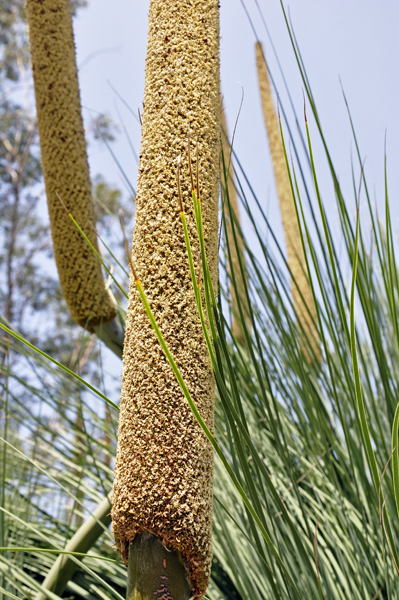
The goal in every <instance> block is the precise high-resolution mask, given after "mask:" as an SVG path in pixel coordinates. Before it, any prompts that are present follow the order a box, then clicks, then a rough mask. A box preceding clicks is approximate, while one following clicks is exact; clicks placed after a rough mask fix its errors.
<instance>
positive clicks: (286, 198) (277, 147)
mask: <svg viewBox="0 0 399 600" xmlns="http://www.w3.org/2000/svg"><path fill="white" fill-rule="evenodd" d="M256 64H257V70H258V80H259V89H260V97H261V102H262V108H263V117H264V120H265V126H266V133H267V137H268V140H269V147H270V153H271V155H272V161H273V169H274V176H275V179H276V186H277V194H278V198H279V202H280V210H281V218H282V221H283V227H284V233H285V242H286V245H287V255H288V266H289V268H290V270H291V273H292V296H293V300H294V308H295V312H296V314H297V316H298V319H299V320H300V323H301V326H302V328H303V331H304V335H305V336H306V337H307V338H308V343H309V344H310V345H311V347H312V349H313V352H314V355H315V356H316V358H317V361H318V362H320V360H321V353H320V344H319V336H318V332H317V329H316V327H315V325H314V321H315V320H316V309H315V305H314V302H313V295H312V290H311V287H310V285H309V281H308V277H307V270H306V263H305V259H304V255H303V249H302V242H301V235H300V232H299V227H298V220H297V216H296V211H295V205H294V200H293V197H292V191H291V185H290V181H289V177H288V173H287V165H286V161H285V156H284V149H283V145H282V142H281V134H280V129H279V126H278V119H277V115H276V110H275V108H274V104H273V98H272V94H271V91H270V83H269V77H268V72H267V66H266V62H265V58H264V54H263V48H262V44H261V43H260V42H257V43H256ZM298 288H299V289H298ZM300 345H301V347H302V349H303V352H304V354H305V356H306V358H307V360H308V361H309V362H311V361H312V358H311V355H310V353H309V351H308V348H307V343H306V341H305V340H304V339H303V334H301V333H300Z"/></svg>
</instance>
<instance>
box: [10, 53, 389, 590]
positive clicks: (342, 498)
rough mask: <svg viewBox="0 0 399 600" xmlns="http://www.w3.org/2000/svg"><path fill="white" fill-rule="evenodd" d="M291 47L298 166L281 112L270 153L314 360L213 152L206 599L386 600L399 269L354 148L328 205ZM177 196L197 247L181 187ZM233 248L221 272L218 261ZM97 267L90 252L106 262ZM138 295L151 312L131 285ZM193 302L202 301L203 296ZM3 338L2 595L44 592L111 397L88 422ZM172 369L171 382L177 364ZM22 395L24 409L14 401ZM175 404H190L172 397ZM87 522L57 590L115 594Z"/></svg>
mask: <svg viewBox="0 0 399 600" xmlns="http://www.w3.org/2000/svg"><path fill="white" fill-rule="evenodd" d="M293 48H294V52H295V53H296V56H297V59H298V68H299V69H300V72H301V75H302V77H303V83H304V87H305V90H306V95H307V101H306V104H307V110H308V112H309V113H310V112H311V113H312V115H313V117H314V122H315V125H316V131H312V132H310V131H309V128H308V125H307V123H306V122H305V121H303V125H302V132H303V137H304V141H305V143H306V147H307V159H308V163H306V161H305V163H303V164H301V163H300V162H299V161H298V160H297V159H296V156H297V154H296V146H295V140H294V139H292V138H291V137H290V133H289V130H288V126H286V125H284V120H283V123H282V125H281V132H282V135H283V138H284V140H285V147H287V146H288V144H287V139H288V137H289V138H290V144H291V147H292V148H293V156H294V160H293V161H291V156H287V154H286V158H287V166H288V168H289V171H290V180H291V186H292V192H293V196H294V198H295V204H296V212H297V218H298V223H299V226H300V231H301V237H302V243H303V247H304V250H305V255H306V268H307V271H308V274H309V278H310V283H311V287H312V292H313V295H314V300H315V306H316V317H317V322H316V323H315V325H316V327H317V330H318V332H319V334H320V343H321V351H322V355H323V361H322V362H321V363H319V362H318V361H315V362H314V365H312V362H311V361H310V362H309V360H307V358H306V355H305V350H306V344H307V352H308V353H309V355H310V354H311V352H312V340H306V332H305V331H304V330H301V325H300V320H298V319H297V317H296V315H295V314H294V308H293V305H292V299H291V297H292V296H291V275H290V273H289V270H288V269H287V264H286V261H285V257H284V250H283V249H282V248H280V246H279V244H278V241H277V240H276V239H275V238H274V236H273V231H272V230H271V228H270V226H269V222H268V219H267V217H266V215H265V212H264V209H263V204H262V198H258V197H257V196H256V194H255V193H254V192H253V190H252V188H251V185H250V182H249V181H248V180H247V177H246V174H245V170H244V167H243V166H242V164H241V162H240V160H239V157H237V156H235V154H234V152H233V153H232V156H230V155H229V156H226V155H224V156H223V168H222V194H221V201H222V202H223V203H225V206H226V207H227V211H230V222H231V227H232V234H233V235H228V236H223V229H222V239H223V243H221V251H220V290H219V294H218V295H216V293H215V290H212V285H211V282H210V278H209V274H208V271H207V263H206V256H205V253H202V260H203V263H202V267H203V273H204V283H205V294H206V296H207V304H206V306H207V311H208V315H207V317H206V316H205V315H202V316H201V318H202V322H203V327H204V335H205V336H206V339H207V342H208V348H209V352H210V353H211V359H212V364H213V368H214V372H215V378H216V382H217V399H216V430H215V436H214V437H212V435H211V434H210V433H209V432H207V431H206V428H205V426H204V424H203V423H202V422H201V420H200V419H199V421H200V424H201V426H202V427H203V428H204V430H205V431H206V433H207V435H208V436H209V438H210V439H211V441H212V443H213V445H214V448H215V450H216V455H217V456H216V466H215V468H216V471H215V485H214V532H213V546H214V568H213V574H212V579H211V584H210V586H209V588H208V591H207V597H209V598H210V599H212V600H221V599H238V598H242V599H248V600H253V599H255V598H265V599H270V600H272V599H273V600H275V599H293V598H296V599H298V600H300V599H302V598H307V599H310V598H312V599H313V598H314V599H318V600H321V599H331V600H332V599H334V600H335V599H342V600H344V599H347V598H353V599H359V600H361V599H362V600H363V599H364V598H370V599H373V598H375V599H376V598H387V599H388V598H396V597H398V594H399V577H398V565H399V556H398V549H397V540H398V536H399V526H398V522H399V520H398V507H399V471H398V463H399V458H398V447H397V446H398V444H397V442H398V421H399V418H398V411H397V397H398V395H397V391H398V386H399V373H398V369H397V364H398V358H399V330H398V318H397V317H398V314H397V312H398V303H397V298H398V293H399V276H398V269H397V265H396V259H395V250H394V243H393V232H392V225H391V220H390V212H389V198H388V190H387V189H386V202H385V222H384V223H382V222H381V220H380V219H379V217H378V215H377V214H376V213H375V212H374V211H373V209H372V206H371V201H370V197H369V190H368V186H367V180H366V176H365V174H364V172H363V168H362V164H361V159H360V156H361V155H360V150H359V149H358V146H357V143H356V149H357V152H358V159H359V160H358V166H357V167H353V179H354V188H353V189H354V191H353V198H351V199H349V198H344V195H343V192H342V191H341V189H340V186H339V183H338V175H337V174H336V172H335V170H334V165H333V162H332V159H331V157H330V154H329V151H328V146H327V142H326V140H325V138H324V135H323V130H322V125H321V123H320V121H319V118H318V113H317V110H316V105H315V101H314V98H313V95H312V91H311V88H310V85H309V82H308V79H307V76H306V72H305V70H304V66H303V64H302V61H301V57H300V55H299V53H298V51H297V49H296V48H295V46H293ZM316 135H318V136H319V137H320V138H321V141H322V143H323V147H324V152H325V155H326V157H327V161H328V165H329V168H330V173H331V176H332V178H333V182H334V187H335V199H336V204H337V208H338V215H339V223H340V235H341V236H342V240H343V242H344V245H345V249H346V255H347V259H348V264H349V265H350V266H351V269H350V272H351V277H350V280H349V281H348V280H347V278H346V277H345V273H344V272H343V268H342V264H343V261H342V259H339V257H338V253H337V241H338V240H337V239H334V238H333V237H332V236H331V233H330V231H331V228H330V226H329V222H328V219H327V216H326V214H325V212H324V208H323V200H322V194H323V190H322V189H320V188H319V185H318V180H317V163H318V159H319V157H318V156H314V155H313V151H312V137H313V136H316ZM354 136H355V134H354ZM355 142H356V138H355ZM199 151H200V149H199ZM233 169H234V178H235V182H236V186H237V191H238V196H239V198H240V201H241V208H242V209H243V210H245V212H246V217H247V219H249V221H250V223H251V226H252V228H253V231H254V233H255V235H256V244H257V251H256V253H255V252H254V250H253V244H251V245H249V244H248V243H247V241H246V239H245V235H244V234H243V232H242V231H241V229H240V227H239V223H238V221H237V219H236V217H234V215H233V213H232V211H231V207H230V201H229V194H228V186H227V185H225V184H226V181H227V178H228V176H229V174H228V170H233ZM307 172H309V173H310V176H309V177H308V176H306V175H305V173H307ZM193 202H194V206H195V214H196V218H197V227H198V235H199V237H200V241H203V238H202V226H201V214H200V207H199V205H198V203H197V202H196V198H195V195H194V196H193ZM359 206H360V207H361V210H364V211H365V212H366V211H367V213H368V218H369V220H370V221H371V225H372V234H373V240H372V243H373V246H374V248H375V251H374V252H373V253H368V248H369V246H368V244H369V241H368V240H369V232H367V237H366V235H365V233H364V231H363V228H362V227H361V223H360V219H359ZM309 207H310V210H309ZM353 208H356V211H355V215H357V217H355V218H353V210H352V209H353ZM176 210H179V207H176ZM221 214H222V215H225V214H226V210H224V211H222V213H221ZM305 215H306V218H305ZM307 215H310V216H309V217H308V216H307ZM222 225H223V224H222ZM183 226H184V218H183V220H182V227H183ZM310 232H312V235H311V234H310ZM232 240H233V241H234V244H235V250H234V256H236V255H237V256H238V265H239V268H237V261H236V259H235V269H232V268H231V267H229V264H230V262H231V257H232V254H233V249H232V247H231V243H232ZM271 240H273V243H272V242H271ZM202 246H203V244H202ZM242 246H244V248H245V251H244V253H242V250H241V249H242ZM188 251H189V246H188ZM112 261H113V259H112V256H111V255H110V256H108V255H106V258H105V259H104V262H105V263H106V266H107V267H108V268H110V264H111V263H112ZM118 269H119V265H118V264H114V265H113V270H112V274H113V277H114V278H115V280H116V281H117V283H118V285H119V286H120V289H125V288H127V278H126V275H124V274H123V271H122V270H121V269H119V270H118ZM194 285H196V282H195V279H194ZM231 286H232V287H233V289H236V299H237V308H236V309H235V310H236V311H238V314H235V315H234V317H235V319H239V320H240V325H241V328H242V333H243V337H242V340H241V341H240V342H236V341H235V339H234V338H233V337H232V335H231V329H230V323H231V314H230V312H231V310H230V308H229V307H230V306H231V302H230V300H231V292H230V290H231ZM242 289H244V292H245V295H243V294H242ZM139 291H140V293H141V295H142V298H143V302H144V305H145V307H146V310H147V312H148V315H149V318H151V311H150V308H149V306H148V305H146V300H145V290H142V289H141V288H140V287H139ZM196 294H197V292H196ZM355 307H356V313H355ZM198 308H199V310H202V308H201V302H198ZM247 311H248V314H247ZM207 324H209V325H207ZM153 325H154V327H155V328H157V325H156V323H155V322H153ZM4 333H7V336H6V337H5V338H4V339H5V341H4V348H5V351H6V353H5V359H4V361H3V362H2V374H1V375H2V379H1V383H2V395H1V426H2V432H1V461H0V462H1V474H0V475H1V476H0V496H1V498H0V549H1V552H0V596H1V597H2V598H20V599H23V598H29V599H31V598H32V599H33V598H36V597H37V596H38V594H40V593H41V592H43V593H44V595H45V597H47V598H50V599H52V600H56V599H57V598H59V596H58V595H57V593H55V592H50V591H48V590H47V591H43V590H42V588H41V583H42V581H43V580H44V579H45V577H46V574H47V573H48V571H49V570H50V568H51V566H52V564H53V563H54V561H55V560H56V558H57V556H58V555H59V554H60V552H65V547H66V545H67V542H68V540H70V538H71V537H72V536H73V534H74V533H75V532H76V530H77V529H78V528H79V527H80V525H81V523H82V521H83V520H84V519H85V518H87V516H88V515H89V514H91V513H92V512H93V511H94V510H95V508H96V506H98V505H99V504H100V503H101V502H102V501H103V500H104V498H105V497H106V496H107V495H108V494H109V492H110V490H111V486H112V468H111V465H112V460H113V456H114V452H115V440H116V422H117V410H118V409H117V406H116V405H115V404H113V403H109V404H108V406H109V412H108V418H103V417H102V416H101V415H102V414H103V413H104V409H103V406H104V402H107V398H106V395H105V394H104V393H103V392H100V391H98V390H97V389H96V388H94V387H93V386H90V384H88V383H87V382H85V380H84V379H82V378H80V377H78V376H76V374H74V373H72V372H70V371H68V370H67V369H65V368H63V367H62V366H61V365H59V364H55V363H54V361H51V360H50V359H49V358H48V357H47V356H46V355H44V354H43V353H40V352H38V351H37V350H35V348H34V347H32V346H30V345H28V344H27V343H25V341H24V339H23V338H21V337H18V336H17V335H15V333H11V332H10V331H9V330H8V332H7V331H6V332H4ZM157 333H158V338H159V341H160V342H161V344H162V343H163V340H162V334H161V332H160V331H159V330H158V332H157ZM299 338H302V339H301V343H299V341H298V340H299ZM10 349H12V351H13V352H18V353H20V355H21V356H22V357H23V358H24V364H25V365H26V373H28V372H29V373H30V374H34V377H28V376H27V375H26V373H23V372H22V373H21V371H20V370H18V372H16V371H15V370H12V369H10V368H9V362H8V360H7V355H8V353H9V351H10ZM164 350H165V352H166V353H168V349H167V347H165V349H164ZM170 359H171V364H172V366H173V359H172V357H171V356H170ZM19 364H20V363H19ZM176 369H177V368H176ZM176 375H177V376H178V378H180V375H179V374H178V372H177V370H176ZM180 381H181V385H182V389H183V391H186V390H185V387H184V381H183V380H182V379H180ZM28 396H29V398H32V399H34V402H26V397H28ZM186 398H187V400H188V401H189V402H190V401H191V399H190V398H189V395H188V392H187V391H186ZM190 405H191V406H192V408H193V409H195V406H194V405H193V404H190ZM76 414H79V415H80V418H79V419H77V418H76ZM196 416H197V417H199V415H196ZM98 525H99V526H101V527H102V528H103V534H102V535H101V536H100V537H99V539H98V540H97V541H96V542H95V544H93V546H92V547H91V549H90V550H89V551H88V552H84V553H80V554H79V553H75V554H73V555H70V559H71V560H72V561H73V562H76V563H77V564H78V568H77V569H76V570H75V571H74V573H73V574H72V576H71V578H70V579H69V581H68V582H67V584H66V589H65V593H66V594H67V596H68V597H73V598H90V599H92V598H93V599H94V598H109V599H114V598H115V599H117V598H119V599H121V598H123V597H124V594H125V591H126V568H125V566H124V565H123V563H122V561H121V559H119V557H118V556H117V555H116V553H115V551H114V547H113V539H112V535H111V533H110V531H109V530H108V527H106V526H105V525H102V524H101V523H99V524H98ZM66 552H67V551H66ZM82 554H84V556H82Z"/></svg>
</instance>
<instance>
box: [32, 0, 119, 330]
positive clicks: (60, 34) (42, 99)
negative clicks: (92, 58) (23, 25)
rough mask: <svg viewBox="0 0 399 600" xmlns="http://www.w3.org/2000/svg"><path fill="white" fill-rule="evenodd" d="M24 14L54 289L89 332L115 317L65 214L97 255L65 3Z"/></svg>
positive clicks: (57, 0) (93, 262)
mask: <svg viewBox="0 0 399 600" xmlns="http://www.w3.org/2000/svg"><path fill="white" fill-rule="evenodd" d="M27 15H28V25H29V40H30V51H31V57H32V66H33V78H34V84H35V95H36V109H37V118H38V124H39V134H40V146H41V155H42V165H43V174H44V181H45V184H46V194H47V202H48V207H49V213H50V222H51V231H52V237H53V245H54V254H55V260H56V263H57V269H58V274H59V278H60V283H61V289H62V293H63V295H64V297H65V300H66V302H67V304H68V308H69V310H70V311H71V315H72V317H73V319H74V320H75V321H76V322H77V323H79V325H81V326H82V327H86V328H87V329H89V330H90V331H93V330H94V329H95V328H98V327H101V326H105V325H106V324H109V323H110V322H111V321H112V320H113V319H114V318H115V316H116V311H115V306H114V303H113V301H112V300H111V298H110V296H109V294H108V292H107V290H106V288H105V284H104V279H103V275H102V270H101V265H100V263H99V261H98V259H97V258H96V256H95V255H94V254H93V253H92V251H91V250H90V248H89V246H88V245H87V242H86V241H85V240H84V239H83V237H82V236H81V234H80V233H79V231H78V230H77V229H76V227H75V226H74V224H73V223H72V221H71V219H70V218H69V216H68V214H67V211H66V210H65V207H66V208H67V210H68V211H69V212H70V213H71V214H72V216H73V217H74V219H75V220H76V222H77V223H78V225H79V226H80V227H81V228H82V230H83V231H84V233H85V234H86V236H87V237H88V239H89V240H90V242H91V243H92V245H93V246H94V247H95V248H96V249H97V238H96V234H95V232H94V230H93V228H92V225H91V224H93V223H94V211H93V205H92V196H91V182H90V174H89V166H88V162H87V153H86V141H85V135H84V129H83V121H82V114H81V104H80V95H79V83H78V75H77V68H76V57H75V45H74V38H73V29H72V13H71V2H70V0H27ZM60 199H61V200H62V202H63V203H64V205H65V207H64V206H63V205H62V204H61V201H60ZM100 337H101V335H100Z"/></svg>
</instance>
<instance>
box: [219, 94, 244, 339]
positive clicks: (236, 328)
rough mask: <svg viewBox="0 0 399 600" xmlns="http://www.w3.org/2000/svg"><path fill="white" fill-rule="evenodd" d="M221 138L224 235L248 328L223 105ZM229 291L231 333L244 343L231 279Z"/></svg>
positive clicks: (231, 167)
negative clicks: (231, 215)
mask: <svg viewBox="0 0 399 600" xmlns="http://www.w3.org/2000/svg"><path fill="white" fill-rule="evenodd" d="M221 138H222V149H223V160H224V169H223V163H222V165H221V171H222V176H221V180H222V187H223V188H224V191H225V194H224V198H223V209H224V217H225V222H226V236H227V239H228V242H229V248H230V254H231V265H230V266H231V269H232V270H233V271H234V275H235V280H236V285H237V291H238V296H239V299H240V302H241V306H242V310H243V312H244V316H245V317H246V324H247V328H248V329H249V330H250V328H251V322H250V319H249V318H248V305H247V298H246V295H245V291H244V282H243V281H242V277H241V270H240V263H239V260H238V254H240V256H241V257H242V259H243V260H244V244H243V240H242V237H241V235H240V232H239V231H238V229H237V227H235V232H236V240H237V245H236V243H235V241H234V235H233V226H232V223H231V219H230V211H229V207H228V201H227V194H226V190H227V193H228V200H229V202H230V206H231V211H232V213H233V215H234V217H235V220H236V222H237V224H238V225H239V226H240V211H239V209H238V201H237V190H236V186H235V184H234V174H233V165H232V161H231V159H230V157H231V146H230V142H229V132H228V130H227V122H226V116H225V114H224V110H223V106H222V110H221ZM226 177H227V182H226V180H225V178H226ZM230 279H231V273H230ZM230 293H231V308H232V315H233V316H232V324H231V329H232V333H233V335H234V337H235V338H236V340H238V341H239V342H240V343H241V344H244V343H245V338H244V335H243V331H242V327H241V326H240V323H239V316H240V312H239V308H238V298H237V294H236V291H235V289H234V285H233V282H232V281H231V285H230Z"/></svg>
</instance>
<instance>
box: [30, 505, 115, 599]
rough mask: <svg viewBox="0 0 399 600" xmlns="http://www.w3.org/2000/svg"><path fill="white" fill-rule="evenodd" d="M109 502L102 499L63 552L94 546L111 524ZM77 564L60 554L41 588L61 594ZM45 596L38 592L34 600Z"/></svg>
mask: <svg viewBox="0 0 399 600" xmlns="http://www.w3.org/2000/svg"><path fill="white" fill-rule="evenodd" d="M110 511H111V502H110V499H109V496H107V497H106V498H104V500H103V501H102V502H101V504H100V505H99V506H98V507H97V508H96V510H95V511H94V513H93V515H92V516H91V517H89V518H88V519H87V521H85V522H84V523H83V525H82V526H81V527H80V528H79V529H78V531H77V532H76V533H75V535H74V536H73V537H72V538H71V539H70V540H69V542H68V543H67V545H66V546H65V552H70V553H73V554H76V553H86V552H88V551H89V550H90V548H91V547H92V546H93V545H94V544H95V542H96V541H97V540H98V538H99V537H100V535H101V534H102V533H103V531H104V528H106V527H108V525H109V524H110V523H111V516H110V514H109V513H110ZM77 566H78V565H77V563H76V562H75V561H74V560H73V559H72V558H71V557H70V556H68V555H66V554H62V555H61V554H60V556H58V558H57V560H56V561H55V563H54V564H53V566H52V567H51V569H50V571H49V572H48V574H47V577H46V579H45V580H44V581H43V583H42V588H44V589H45V590H50V591H52V592H55V593H57V594H59V595H60V594H62V592H63V591H64V590H65V588H66V586H67V585H68V582H69V581H70V579H71V578H72V576H73V574H74V572H75V570H76V568H77ZM46 599H47V596H46V595H45V594H44V593H43V592H38V594H37V595H36V598H35V600H46Z"/></svg>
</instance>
